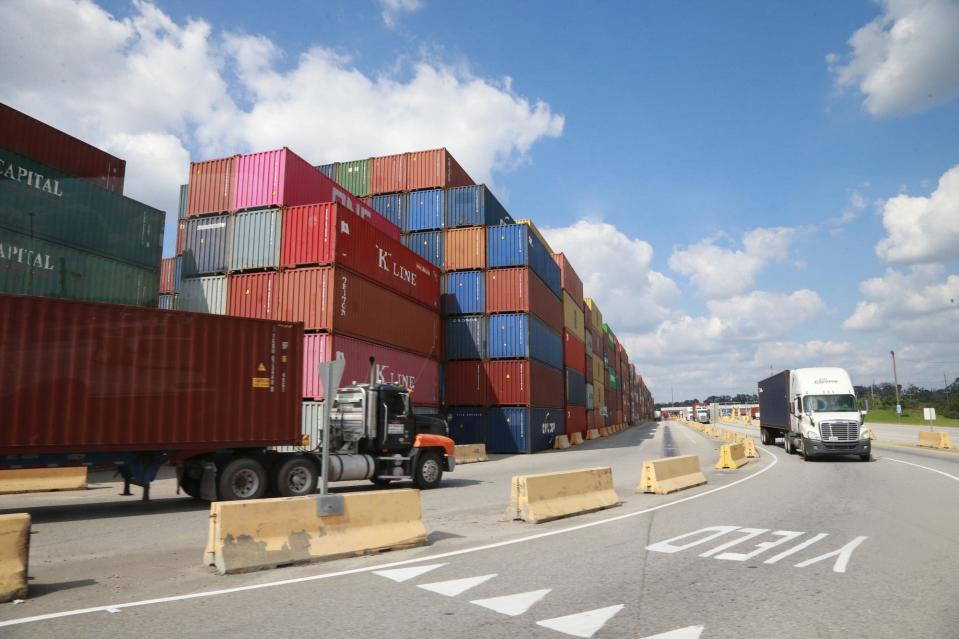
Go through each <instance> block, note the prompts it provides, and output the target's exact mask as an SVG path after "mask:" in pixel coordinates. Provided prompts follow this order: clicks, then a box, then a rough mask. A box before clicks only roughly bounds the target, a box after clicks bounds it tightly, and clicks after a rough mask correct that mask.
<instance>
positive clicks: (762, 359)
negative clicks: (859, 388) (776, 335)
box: [752, 340, 853, 373]
mask: <svg viewBox="0 0 959 639" xmlns="http://www.w3.org/2000/svg"><path fill="white" fill-rule="evenodd" d="M852 352H853V347H852V345H851V344H850V343H849V342H835V341H829V340H826V341H822V340H811V341H808V342H791V341H783V342H779V341H776V342H765V343H763V344H760V345H759V347H758V348H757V349H756V352H755V353H754V355H753V360H752V364H753V367H755V368H757V369H759V370H764V369H765V370H767V371H768V370H769V367H772V369H773V372H774V373H778V372H779V371H781V370H784V369H787V368H801V367H804V366H842V365H844V364H845V363H846V362H847V361H848V360H849V355H850V353H852Z"/></svg>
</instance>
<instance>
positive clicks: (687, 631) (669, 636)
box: [644, 626, 705, 639]
mask: <svg viewBox="0 0 959 639" xmlns="http://www.w3.org/2000/svg"><path fill="white" fill-rule="evenodd" d="M704 628H705V626H687V627H685V628H679V629H678V630H670V631H669V632H661V633H659V634H658V635H650V636H649V637H645V638H644V639H699V635H701V634H703V629H704Z"/></svg>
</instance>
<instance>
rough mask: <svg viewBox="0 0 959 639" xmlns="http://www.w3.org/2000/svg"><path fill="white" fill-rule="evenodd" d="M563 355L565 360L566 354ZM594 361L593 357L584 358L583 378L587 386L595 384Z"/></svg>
mask: <svg viewBox="0 0 959 639" xmlns="http://www.w3.org/2000/svg"><path fill="white" fill-rule="evenodd" d="M584 350H585V349H584ZM563 355H564V358H565V353H563ZM592 359H593V357H592V355H585V356H584V357H583V376H584V377H585V378H586V383H587V384H592V383H593V362H592ZM587 393H588V391H587Z"/></svg>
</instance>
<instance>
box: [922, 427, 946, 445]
mask: <svg viewBox="0 0 959 639" xmlns="http://www.w3.org/2000/svg"><path fill="white" fill-rule="evenodd" d="M919 445H920V446H922V447H924V448H952V442H951V441H949V434H948V433H944V432H942V431H935V432H930V431H927V430H921V431H919Z"/></svg>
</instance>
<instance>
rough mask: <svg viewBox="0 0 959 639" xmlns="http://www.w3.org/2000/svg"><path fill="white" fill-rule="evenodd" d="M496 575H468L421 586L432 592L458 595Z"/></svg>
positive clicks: (452, 595)
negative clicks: (463, 577)
mask: <svg viewBox="0 0 959 639" xmlns="http://www.w3.org/2000/svg"><path fill="white" fill-rule="evenodd" d="M495 576H496V575H495V574H492V575H482V576H480V577H467V578H466V579H453V580H451V581H437V582H436V583H432V584H423V585H422V586H420V588H422V589H423V590H429V591H430V592H437V593H439V594H441V595H446V596H447V597H455V596H456V595H461V594H463V593H464V592H466V591H467V590H469V589H470V588H475V587H476V586H478V585H480V584H481V583H483V582H484V581H489V580H490V579H492V578H493V577H495Z"/></svg>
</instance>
